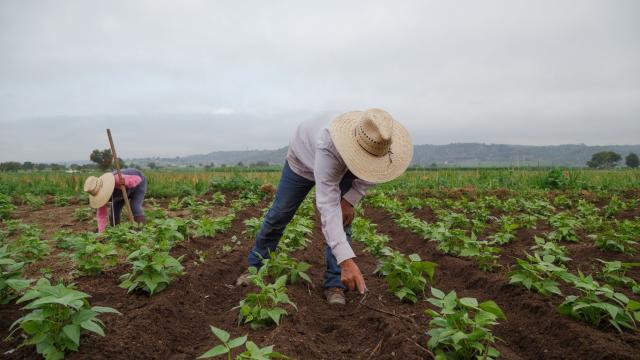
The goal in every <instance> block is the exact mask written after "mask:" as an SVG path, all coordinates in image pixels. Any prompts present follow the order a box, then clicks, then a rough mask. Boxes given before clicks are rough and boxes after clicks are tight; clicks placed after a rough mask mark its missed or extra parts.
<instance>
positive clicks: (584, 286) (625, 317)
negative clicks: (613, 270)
mask: <svg viewBox="0 0 640 360" xmlns="http://www.w3.org/2000/svg"><path fill="white" fill-rule="evenodd" d="M573 283H574V286H575V287H576V288H577V289H578V290H580V292H582V294H581V295H580V296H574V295H570V296H567V297H566V298H565V300H564V302H563V303H562V304H560V306H559V307H558V311H560V313H561V314H563V315H567V316H571V317H574V318H576V319H580V320H583V321H585V322H587V323H589V324H591V325H593V326H595V327H601V328H607V327H609V326H613V327H615V328H616V330H618V331H619V332H622V328H626V329H630V330H635V329H637V325H636V321H640V302H637V301H635V300H630V299H629V298H628V297H627V296H626V295H624V294H622V293H619V292H615V291H614V290H613V288H612V287H611V286H609V285H604V286H600V284H598V283H597V282H596V281H595V280H593V277H592V276H591V275H589V276H584V275H583V274H582V273H580V274H579V277H578V278H576V279H575V280H574V282H573Z"/></svg>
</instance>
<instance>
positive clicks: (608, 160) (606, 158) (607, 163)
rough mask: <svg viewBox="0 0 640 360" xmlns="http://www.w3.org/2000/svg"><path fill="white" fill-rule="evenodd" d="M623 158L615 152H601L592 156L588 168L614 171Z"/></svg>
mask: <svg viewBox="0 0 640 360" xmlns="http://www.w3.org/2000/svg"><path fill="white" fill-rule="evenodd" d="M620 160H622V157H621V156H620V155H619V154H617V153H615V152H613V151H601V152H598V153H595V154H593V155H592V156H591V160H589V161H587V166H588V167H590V168H593V169H613V168H614V167H616V165H618V162H620Z"/></svg>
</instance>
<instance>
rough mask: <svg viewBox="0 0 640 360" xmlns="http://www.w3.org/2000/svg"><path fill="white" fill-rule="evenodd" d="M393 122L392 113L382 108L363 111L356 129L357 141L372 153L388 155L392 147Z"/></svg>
mask: <svg viewBox="0 0 640 360" xmlns="http://www.w3.org/2000/svg"><path fill="white" fill-rule="evenodd" d="M393 122H394V120H393V118H392V117H391V115H390V114H389V113H388V112H386V111H384V110H382V109H369V110H367V111H365V112H363V113H362V117H361V118H360V120H359V121H358V124H357V125H356V129H355V137H356V141H357V142H358V144H359V145H360V147H362V148H363V149H364V150H365V151H367V152H368V153H370V154H371V155H374V156H384V155H387V154H388V153H389V152H390V149H391V143H392V135H393Z"/></svg>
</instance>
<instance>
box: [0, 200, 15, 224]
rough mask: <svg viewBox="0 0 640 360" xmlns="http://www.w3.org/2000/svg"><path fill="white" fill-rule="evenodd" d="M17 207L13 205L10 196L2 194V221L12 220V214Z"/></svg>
mask: <svg viewBox="0 0 640 360" xmlns="http://www.w3.org/2000/svg"><path fill="white" fill-rule="evenodd" d="M15 209H16V206H15V205H13V199H12V198H11V196H9V195H5V194H0V220H7V219H10V218H11V213H12V212H13V211H15Z"/></svg>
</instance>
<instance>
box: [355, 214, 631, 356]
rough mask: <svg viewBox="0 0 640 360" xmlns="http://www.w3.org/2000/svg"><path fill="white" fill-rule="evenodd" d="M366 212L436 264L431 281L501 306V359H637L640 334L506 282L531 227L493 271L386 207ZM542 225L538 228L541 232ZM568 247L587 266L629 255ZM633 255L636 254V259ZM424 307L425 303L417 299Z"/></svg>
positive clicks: (396, 244) (577, 263) (406, 248)
mask: <svg viewBox="0 0 640 360" xmlns="http://www.w3.org/2000/svg"><path fill="white" fill-rule="evenodd" d="M365 216H366V217H368V218H370V219H371V221H372V222H374V223H376V224H378V230H379V232H381V233H384V234H387V235H389V236H390V237H391V239H392V240H391V242H390V244H389V245H390V246H391V247H392V248H394V249H396V250H399V251H401V252H403V253H405V254H411V253H417V254H419V255H420V256H421V257H422V258H423V259H425V260H429V261H434V262H436V263H437V264H438V266H437V269H436V275H435V279H434V282H435V284H434V287H437V288H439V289H441V290H444V291H447V292H448V291H451V290H456V292H457V293H458V296H470V297H475V298H477V299H478V300H479V301H484V300H489V299H490V300H494V301H495V302H496V303H497V304H498V305H499V306H500V307H501V308H502V309H503V311H504V312H505V315H506V316H507V320H502V321H500V324H499V325H498V326H496V327H495V330H494V334H495V335H496V336H498V337H500V338H501V339H502V341H501V342H498V343H497V346H496V347H497V348H498V350H499V351H500V352H501V353H502V358H504V359H576V360H577V359H639V358H640V334H639V333H637V332H636V333H635V334H634V333H629V332H625V333H623V334H619V333H617V332H615V330H611V331H601V330H598V329H595V328H593V327H591V326H589V325H588V324H586V323H583V322H580V321H577V320H574V319H571V318H568V317H565V316H563V315H561V314H560V313H558V311H557V310H556V306H557V305H558V304H559V303H560V302H561V299H559V298H554V299H547V298H544V297H542V296H541V295H538V294H536V293H533V292H530V291H528V290H527V289H525V288H523V287H519V286H515V285H509V277H508V275H507V273H508V271H509V266H510V265H511V264H514V263H515V260H514V258H513V257H514V256H518V257H524V256H523V251H524V250H527V249H528V248H529V247H530V246H532V245H534V242H533V236H534V231H532V230H520V231H519V232H518V238H517V239H516V240H514V241H512V242H511V243H509V244H507V245H505V246H504V249H503V250H504V251H503V253H502V256H501V259H500V264H501V265H502V267H501V268H500V269H499V270H498V271H496V272H492V273H487V272H484V271H482V270H480V269H479V268H478V265H477V263H476V262H475V261H474V260H471V259H464V258H457V257H452V256H448V255H445V254H443V253H442V252H440V251H438V250H437V249H436V245H435V243H433V242H427V241H425V240H424V239H422V238H421V237H420V236H419V235H416V234H414V233H412V232H410V231H408V230H404V229H401V228H399V227H398V226H396V225H395V224H394V223H393V221H392V220H391V219H390V217H389V214H387V213H386V212H384V211H382V210H380V209H375V208H367V209H366V210H365ZM542 230H543V229H538V230H537V232H535V233H537V234H538V235H540V234H541V233H542V232H543V231H542ZM567 247H568V250H569V256H570V257H571V258H572V261H571V263H570V265H571V266H570V268H573V269H576V268H582V269H583V270H585V269H590V268H592V266H593V265H594V263H595V261H596V260H595V258H600V259H605V260H614V259H616V260H622V261H633V260H634V259H632V258H631V257H630V256H625V255H621V254H615V253H610V252H602V251H600V250H599V249H597V248H595V247H594V246H593V245H592V243H589V244H587V242H586V241H583V242H580V243H578V244H571V245H569V246H567ZM636 261H637V259H636ZM416 306H418V307H422V308H424V307H425V306H424V305H423V306H420V305H416Z"/></svg>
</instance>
